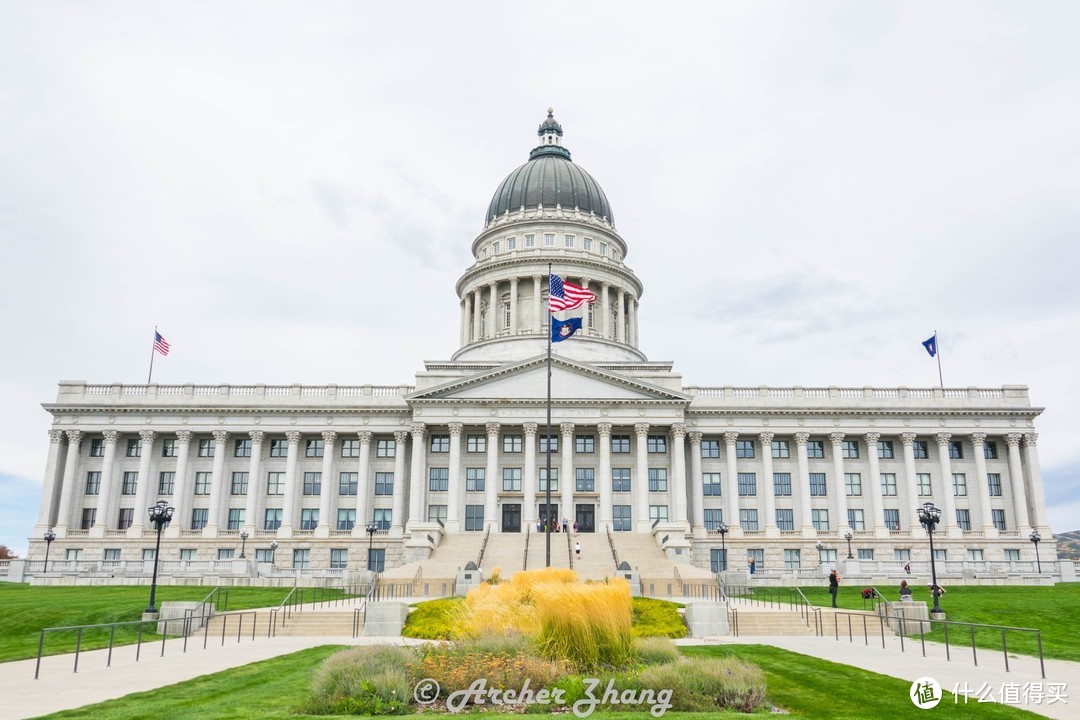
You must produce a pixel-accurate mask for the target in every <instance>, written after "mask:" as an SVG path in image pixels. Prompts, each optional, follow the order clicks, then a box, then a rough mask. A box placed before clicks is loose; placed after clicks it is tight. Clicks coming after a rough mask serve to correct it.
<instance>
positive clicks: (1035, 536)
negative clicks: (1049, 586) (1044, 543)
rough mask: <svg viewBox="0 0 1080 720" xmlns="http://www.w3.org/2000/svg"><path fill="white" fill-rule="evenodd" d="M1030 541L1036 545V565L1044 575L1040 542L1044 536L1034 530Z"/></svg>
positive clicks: (1029, 537)
mask: <svg viewBox="0 0 1080 720" xmlns="http://www.w3.org/2000/svg"><path fill="white" fill-rule="evenodd" d="M1028 539H1029V540H1031V542H1033V543H1035V564H1036V565H1037V566H1038V568H1039V574H1040V575H1042V560H1040V559H1039V541H1040V540H1042V535H1040V534H1039V531H1038V530H1032V531H1031V535H1029V536H1028Z"/></svg>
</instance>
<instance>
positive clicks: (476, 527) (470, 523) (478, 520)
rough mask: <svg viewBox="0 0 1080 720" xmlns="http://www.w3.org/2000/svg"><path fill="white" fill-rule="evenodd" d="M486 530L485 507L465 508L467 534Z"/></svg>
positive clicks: (473, 506)
mask: <svg viewBox="0 0 1080 720" xmlns="http://www.w3.org/2000/svg"><path fill="white" fill-rule="evenodd" d="M483 530H484V506H483V505H466V506H465V532H482V531H483Z"/></svg>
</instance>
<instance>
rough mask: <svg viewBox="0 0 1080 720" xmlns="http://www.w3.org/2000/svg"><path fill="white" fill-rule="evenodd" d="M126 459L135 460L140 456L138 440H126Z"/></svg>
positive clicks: (140, 446)
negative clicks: (131, 458)
mask: <svg viewBox="0 0 1080 720" xmlns="http://www.w3.org/2000/svg"><path fill="white" fill-rule="evenodd" d="M124 454H125V455H127V456H128V457H133V458H137V457H139V456H140V455H142V445H141V444H140V443H139V440H138V438H128V441H127V450H126V451H125V453H124Z"/></svg>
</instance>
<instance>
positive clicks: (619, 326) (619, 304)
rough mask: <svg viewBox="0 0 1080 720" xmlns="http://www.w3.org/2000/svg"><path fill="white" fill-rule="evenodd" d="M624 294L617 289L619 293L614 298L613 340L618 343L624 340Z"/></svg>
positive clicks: (620, 289)
mask: <svg viewBox="0 0 1080 720" xmlns="http://www.w3.org/2000/svg"><path fill="white" fill-rule="evenodd" d="M625 298H626V292H625V291H624V290H623V289H622V288H619V292H618V294H617V296H616V298H615V302H616V305H615V339H616V340H617V341H618V342H625V340H626V306H625V305H624V304H623V303H624V302H625Z"/></svg>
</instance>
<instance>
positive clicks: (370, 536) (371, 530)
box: [367, 521, 379, 570]
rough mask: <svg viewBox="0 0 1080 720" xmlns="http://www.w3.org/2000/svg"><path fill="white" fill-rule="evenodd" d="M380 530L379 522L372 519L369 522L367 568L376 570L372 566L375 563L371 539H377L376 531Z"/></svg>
mask: <svg viewBox="0 0 1080 720" xmlns="http://www.w3.org/2000/svg"><path fill="white" fill-rule="evenodd" d="M378 531H379V525H378V523H376V522H374V521H372V522H369V523H368V524H367V569H368V570H374V569H375V568H374V567H372V566H373V565H374V563H373V562H372V561H371V541H372V540H374V539H375V533H377V532H378Z"/></svg>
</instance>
